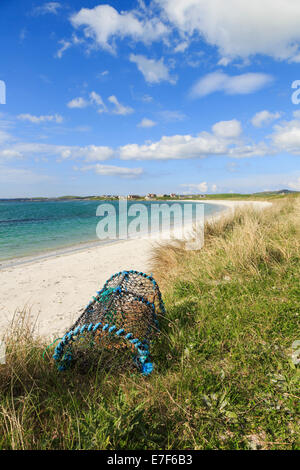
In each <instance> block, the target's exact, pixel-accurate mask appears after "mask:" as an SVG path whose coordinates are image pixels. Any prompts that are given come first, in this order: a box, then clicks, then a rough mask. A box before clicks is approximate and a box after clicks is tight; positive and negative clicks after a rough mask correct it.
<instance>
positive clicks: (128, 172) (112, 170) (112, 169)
mask: <svg viewBox="0 0 300 470" xmlns="http://www.w3.org/2000/svg"><path fill="white" fill-rule="evenodd" d="M89 170H93V171H94V172H95V173H97V175H102V176H120V177H121V178H136V177H137V176H140V175H141V174H142V173H143V169H142V168H126V167H121V166H114V165H101V164H100V163H97V164H96V165H88V166H84V167H82V168H81V171H89Z"/></svg>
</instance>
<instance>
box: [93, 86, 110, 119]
mask: <svg viewBox="0 0 300 470" xmlns="http://www.w3.org/2000/svg"><path fill="white" fill-rule="evenodd" d="M90 99H91V101H92V102H93V103H95V104H96V105H97V106H98V113H100V114H101V113H104V112H106V111H107V108H106V106H105V104H104V102H103V99H102V98H101V96H100V95H98V94H97V93H96V92H95V91H92V92H91V93H90Z"/></svg>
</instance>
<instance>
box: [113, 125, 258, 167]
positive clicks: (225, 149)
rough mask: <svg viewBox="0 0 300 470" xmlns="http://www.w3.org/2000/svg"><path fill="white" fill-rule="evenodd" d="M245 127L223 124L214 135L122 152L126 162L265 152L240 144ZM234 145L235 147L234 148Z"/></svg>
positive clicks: (173, 139)
mask: <svg viewBox="0 0 300 470" xmlns="http://www.w3.org/2000/svg"><path fill="white" fill-rule="evenodd" d="M241 132H242V126H241V123H240V122H239V121H237V120H236V119H233V120H231V121H220V122H218V123H216V124H214V126H213V127H212V133H209V132H201V133H199V134H198V135H196V136H192V135H174V136H163V137H162V138H161V139H160V140H159V141H157V142H149V143H146V144H143V145H138V144H128V145H124V146H122V147H120V148H119V155H120V158H121V159H123V160H170V159H173V160H178V159H189V158H205V157H207V156H209V155H225V154H227V155H229V154H230V156H232V157H233V158H242V157H244V156H246V155H247V156H248V155H249V156H250V152H251V151H253V153H256V152H259V153H260V154H261V153H262V151H263V150H264V151H265V149H263V148H259V145H258V146H257V147H256V148H254V147H255V146H254V145H249V146H247V145H243V144H241V143H240V142H239V139H238V138H239V137H240V135H241ZM234 144H235V145H234Z"/></svg>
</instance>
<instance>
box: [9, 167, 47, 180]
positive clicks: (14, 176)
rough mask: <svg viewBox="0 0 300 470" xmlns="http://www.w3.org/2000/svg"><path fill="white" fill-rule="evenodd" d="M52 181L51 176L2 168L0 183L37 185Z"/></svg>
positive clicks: (24, 170) (20, 169)
mask: <svg viewBox="0 0 300 470" xmlns="http://www.w3.org/2000/svg"><path fill="white" fill-rule="evenodd" d="M49 180H51V178H50V176H48V175H42V174H37V173H34V172H33V171H31V170H27V169H23V168H8V167H0V183H3V184H7V183H10V184H20V181H21V182H22V184H35V183H41V182H43V181H49Z"/></svg>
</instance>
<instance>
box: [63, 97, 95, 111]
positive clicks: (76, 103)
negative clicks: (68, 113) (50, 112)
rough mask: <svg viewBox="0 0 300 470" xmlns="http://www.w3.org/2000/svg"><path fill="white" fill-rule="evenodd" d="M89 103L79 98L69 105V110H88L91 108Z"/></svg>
mask: <svg viewBox="0 0 300 470" xmlns="http://www.w3.org/2000/svg"><path fill="white" fill-rule="evenodd" d="M89 104H90V103H89V101H87V100H85V99H84V98H81V97H78V98H74V99H73V100H71V101H69V102H68V103H67V106H68V108H80V109H81V108H86V107H87V106H89Z"/></svg>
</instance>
